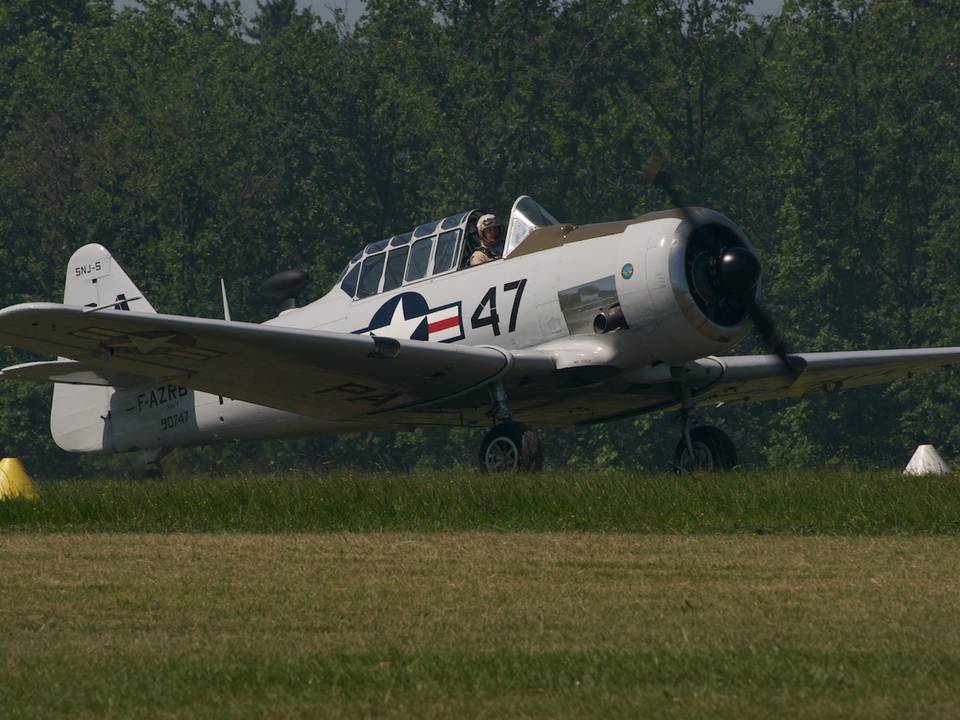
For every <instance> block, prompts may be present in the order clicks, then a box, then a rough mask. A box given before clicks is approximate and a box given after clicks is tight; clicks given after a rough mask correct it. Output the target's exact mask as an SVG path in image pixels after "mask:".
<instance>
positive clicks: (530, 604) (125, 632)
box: [0, 533, 960, 718]
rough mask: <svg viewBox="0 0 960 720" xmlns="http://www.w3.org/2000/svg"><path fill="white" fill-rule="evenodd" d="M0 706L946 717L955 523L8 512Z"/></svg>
mask: <svg viewBox="0 0 960 720" xmlns="http://www.w3.org/2000/svg"><path fill="white" fill-rule="evenodd" d="M0 563H2V567H3V582H2V583H0V698H2V706H0V707H2V708H3V713H2V714H3V717H5V718H21V717H38V718H39V717H45V718H51V717H64V718H66V717H70V718H78V717H117V718H120V717H134V716H135V717H139V718H153V717H190V716H195V717H319V716H323V717H363V716H368V717H429V716H436V715H447V716H452V717H504V716H507V717H570V718H572V717H603V718H609V717H640V716H642V717H681V718H693V717H696V718H702V717H730V718H768V717H771V716H773V715H775V714H776V715H780V716H785V717H797V718H824V717H837V718H840V717H842V718H907V717H917V718H920V717H923V718H931V717H942V718H952V717H956V716H957V713H958V711H960V622H958V618H960V592H958V591H960V587H958V577H960V538H929V537H920V538H918V537H909V538H904V537H881V538H864V537H822V536H820V537H805V538H797V537H777V536H750V535H740V536H735V535H733V536H697V537H683V536H661V535H636V534H601V533H431V534H412V533H386V534H375V533H371V534H318V535H295V534H287V535H255V534H246V535H243V534H240V535H236V534H215V535H211V534H207V535H180V534H171V535H159V534H153V535H150V534H140V535H127V534H99V535H82V534H53V535H46V534H16V535H8V536H6V537H4V538H3V542H2V545H0Z"/></svg>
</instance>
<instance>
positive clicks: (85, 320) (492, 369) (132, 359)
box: [0, 303, 554, 421]
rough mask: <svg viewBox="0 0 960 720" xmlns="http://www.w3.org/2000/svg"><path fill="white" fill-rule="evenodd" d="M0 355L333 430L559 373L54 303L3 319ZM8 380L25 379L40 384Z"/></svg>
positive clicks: (508, 359)
mask: <svg viewBox="0 0 960 720" xmlns="http://www.w3.org/2000/svg"><path fill="white" fill-rule="evenodd" d="M0 343H2V344H5V345H12V346H16V347H20V348H24V349H26V350H30V351H33V352H38V353H46V354H51V355H57V356H60V357H61V358H69V359H71V360H74V361H77V362H78V363H81V364H82V368H83V370H84V371H87V372H88V373H89V374H91V375H96V376H98V377H105V378H110V377H118V376H139V377H143V378H150V379H155V380H162V381H164V382H173V383H177V384H179V385H182V386H184V387H189V388H192V389H195V390H201V391H204V392H208V393H212V394H215V395H222V396H224V397H229V398H233V399H236V400H244V401H247V402H252V403H256V404H258V405H265V406H268V407H273V408H277V409H280V410H287V411H289V412H295V413H299V414H301V415H307V416H309V417H315V418H318V419H322V420H331V421H337V420H347V419H350V418H356V417H359V416H363V415H371V414H380V413H389V412H391V411H397V410H406V409H413V408H420V407H425V406H429V405H432V404H435V403H439V402H443V401H447V400H450V399H452V398H454V397H458V396H460V395H464V394H467V393H470V392H472V391H474V390H477V389H479V388H481V387H483V386H485V385H487V384H489V383H491V382H495V381H496V380H499V379H505V378H507V377H508V376H518V375H539V374H549V373H551V372H553V369H554V363H553V361H552V360H551V359H550V358H548V357H546V356H539V355H536V354H530V353H523V354H516V353H510V352H508V351H506V350H502V349H500V348H493V347H468V346H460V345H448V344H441V343H428V342H421V341H413V340H394V339H392V338H379V337H374V336H370V335H352V334H345V333H331V332H322V331H314V330H303V329H298V328H289V327H279V326H275V325H256V324H252V323H243V322H231V321H225V320H212V319H204V318H192V317H184V316H179V315H161V314H152V313H151V314H147V313H135V312H128V311H119V310H101V311H97V312H88V311H84V310H83V309H82V308H79V307H70V306H65V305H58V304H54V303H36V304H25V305H15V306H12V307H8V308H5V309H3V310H0ZM78 367H80V366H78ZM14 370H15V371H14V372H13V373H10V376H11V377H17V376H18V375H19V376H20V378H22V379H41V378H40V376H42V375H43V374H44V373H45V371H44V370H40V369H35V370H33V371H32V372H31V371H30V370H23V369H19V370H17V369H14ZM29 375H33V376H35V377H32V378H29V377H27V376H29ZM20 378H18V379H20ZM51 379H53V378H51ZM68 382H69V380H68Z"/></svg>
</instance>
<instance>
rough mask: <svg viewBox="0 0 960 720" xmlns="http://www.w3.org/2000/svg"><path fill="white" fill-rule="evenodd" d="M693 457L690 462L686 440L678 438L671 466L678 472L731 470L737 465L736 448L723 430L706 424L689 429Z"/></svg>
mask: <svg viewBox="0 0 960 720" xmlns="http://www.w3.org/2000/svg"><path fill="white" fill-rule="evenodd" d="M690 441H691V442H692V443H693V452H694V456H695V457H694V459H693V461H692V462H691V458H690V451H689V450H688V449H687V442H686V440H685V439H683V438H680V442H679V443H677V449H676V451H675V452H674V454H673V467H674V469H675V470H676V471H677V472H678V473H684V472H710V471H713V470H732V469H733V468H735V467H736V466H737V448H736V447H735V446H734V444H733V441H732V440H731V439H730V438H729V437H728V436H727V434H726V433H725V432H723V431H722V430H720V429H719V428H715V427H709V426H706V425H703V426H699V427H695V428H693V429H692V430H691V431H690Z"/></svg>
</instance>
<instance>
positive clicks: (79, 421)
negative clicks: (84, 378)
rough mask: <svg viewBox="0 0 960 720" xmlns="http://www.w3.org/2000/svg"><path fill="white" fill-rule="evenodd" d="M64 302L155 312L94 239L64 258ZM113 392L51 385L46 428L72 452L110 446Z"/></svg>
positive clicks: (121, 269)
mask: <svg viewBox="0 0 960 720" xmlns="http://www.w3.org/2000/svg"><path fill="white" fill-rule="evenodd" d="M63 304H64V305H74V306H76V305H82V306H84V307H90V308H94V307H96V308H102V307H104V306H107V307H109V306H110V305H111V304H112V305H113V309H115V310H131V311H133V312H145V313H152V312H156V310H154V309H153V306H152V305H151V304H150V303H149V302H148V301H147V299H146V298H144V297H143V293H141V292H140V290H139V289H138V288H137V286H136V285H134V284H133V281H132V280H131V279H130V278H129V277H128V276H127V274H126V273H125V272H124V271H123V268H122V267H120V264H119V263H118V262H117V261H116V260H114V259H113V256H112V255H110V252H109V251H108V250H107V249H106V248H105V247H103V245H97V244H90V245H84V246H83V247H82V248H80V249H79V250H77V251H76V252H75V253H74V254H73V256H72V257H71V258H70V262H69V263H67V278H66V283H65V285H64V289H63ZM94 317H95V314H92V315H91V322H95V320H94ZM113 393H114V389H113V388H112V387H101V386H91V385H67V384H63V383H57V384H56V385H54V388H53V405H52V406H51V408H50V433H51V434H52V435H53V439H54V441H55V442H56V443H57V445H59V446H60V447H61V448H63V449H64V450H68V451H71V452H109V451H110V450H111V449H112V442H111V438H110V398H111V397H113Z"/></svg>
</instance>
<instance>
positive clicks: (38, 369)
mask: <svg viewBox="0 0 960 720" xmlns="http://www.w3.org/2000/svg"><path fill="white" fill-rule="evenodd" d="M0 380H24V381H30V382H52V383H67V384H69V385H100V386H112V387H120V388H123V387H138V386H140V385H144V384H146V383H152V382H155V379H154V378H148V377H144V376H143V375H133V374H130V373H125V372H120V371H117V370H108V369H106V368H101V367H96V366H93V365H90V364H87V363H82V362H77V361H76V360H53V361H50V362H32V363H24V364H22V365H11V366H10V367H7V368H4V369H3V370H0Z"/></svg>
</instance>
